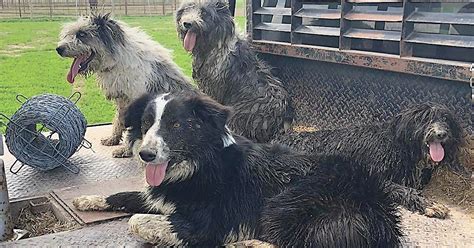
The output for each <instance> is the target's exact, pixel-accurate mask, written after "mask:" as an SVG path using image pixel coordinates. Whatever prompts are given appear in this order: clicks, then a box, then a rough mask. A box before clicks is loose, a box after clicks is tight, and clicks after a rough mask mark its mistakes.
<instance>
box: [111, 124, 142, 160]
mask: <svg viewBox="0 0 474 248" xmlns="http://www.w3.org/2000/svg"><path fill="white" fill-rule="evenodd" d="M135 133H136V131H135V130H126V131H125V136H126V137H125V140H124V143H125V144H124V146H123V147H120V148H117V149H115V150H114V151H113V152H112V156H113V157H114V158H129V157H131V156H132V155H133V145H134V143H135V141H136V139H137V137H138V135H137V134H135Z"/></svg>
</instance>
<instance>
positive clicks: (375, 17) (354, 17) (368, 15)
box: [344, 10, 402, 22]
mask: <svg viewBox="0 0 474 248" xmlns="http://www.w3.org/2000/svg"><path fill="white" fill-rule="evenodd" d="M344 18H345V19H347V20H351V21H381V22H401V21H402V13H400V12H387V11H371V12H358V11H354V10H352V11H350V12H349V13H347V14H346V15H345V16H344Z"/></svg>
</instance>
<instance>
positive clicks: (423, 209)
mask: <svg viewBox="0 0 474 248" xmlns="http://www.w3.org/2000/svg"><path fill="white" fill-rule="evenodd" d="M387 190H388V191H389V193H390V197H391V198H392V199H393V200H394V201H395V202H397V203H398V204H400V205H401V206H403V207H405V208H406V209H408V210H410V211H412V212H419V213H421V214H423V215H425V216H428V217H433V218H439V219H444V218H446V217H447V216H448V214H449V209H448V208H447V207H445V206H444V205H442V204H439V203H435V202H432V201H430V200H428V199H426V198H425V197H423V196H422V195H421V192H420V191H419V190H416V189H413V188H409V187H405V186H402V185H400V184H396V183H393V182H390V183H389V186H388V187H387Z"/></svg>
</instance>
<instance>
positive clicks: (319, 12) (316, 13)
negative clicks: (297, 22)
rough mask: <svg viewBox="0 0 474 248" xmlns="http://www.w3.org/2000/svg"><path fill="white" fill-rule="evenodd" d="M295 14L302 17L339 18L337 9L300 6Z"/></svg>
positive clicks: (339, 13) (339, 12)
mask: <svg viewBox="0 0 474 248" xmlns="http://www.w3.org/2000/svg"><path fill="white" fill-rule="evenodd" d="M295 16H297V17H304V18H317V19H326V20H337V19H340V18H341V11H340V10H339V9H308V8H302V9H300V10H299V11H298V12H296V14H295Z"/></svg>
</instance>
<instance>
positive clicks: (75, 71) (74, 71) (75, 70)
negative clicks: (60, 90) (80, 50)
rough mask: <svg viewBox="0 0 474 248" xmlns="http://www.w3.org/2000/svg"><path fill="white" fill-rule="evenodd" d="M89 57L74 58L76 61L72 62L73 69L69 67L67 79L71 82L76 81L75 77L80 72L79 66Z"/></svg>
mask: <svg viewBox="0 0 474 248" xmlns="http://www.w3.org/2000/svg"><path fill="white" fill-rule="evenodd" d="M86 59H87V56H80V57H77V58H74V61H73V62H72V65H71V69H69V73H68V74H67V78H66V79H67V81H68V82H69V83H71V84H72V83H74V79H75V78H76V75H77V74H78V73H79V66H80V65H81V63H82V62H84V60H86Z"/></svg>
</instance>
